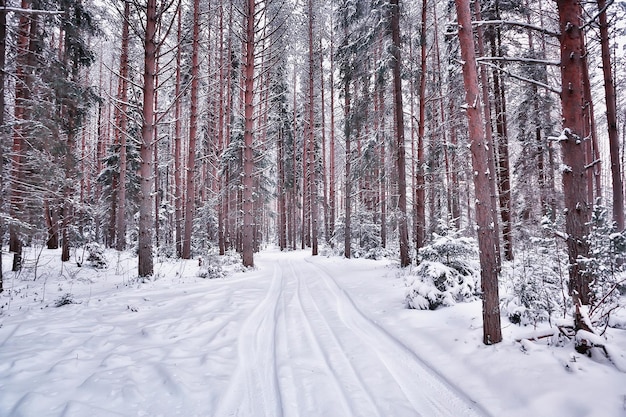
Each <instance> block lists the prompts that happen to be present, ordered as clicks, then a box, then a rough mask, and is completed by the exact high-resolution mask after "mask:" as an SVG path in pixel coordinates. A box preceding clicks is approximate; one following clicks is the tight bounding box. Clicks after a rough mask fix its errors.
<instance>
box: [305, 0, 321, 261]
mask: <svg viewBox="0 0 626 417" xmlns="http://www.w3.org/2000/svg"><path fill="white" fill-rule="evenodd" d="M314 75H315V63H314V60H313V0H309V85H308V87H309V117H308V119H309V130H308V132H309V172H310V176H311V179H310V184H309V188H310V203H309V205H310V208H311V255H313V256H315V255H317V253H318V247H317V231H318V224H317V220H318V219H317V217H318V212H319V210H318V208H317V183H316V175H315V171H316V161H315V117H314V108H313V106H314V104H315V100H314V99H315V97H314V96H313V94H314V92H313V83H314V82H315V80H314Z"/></svg>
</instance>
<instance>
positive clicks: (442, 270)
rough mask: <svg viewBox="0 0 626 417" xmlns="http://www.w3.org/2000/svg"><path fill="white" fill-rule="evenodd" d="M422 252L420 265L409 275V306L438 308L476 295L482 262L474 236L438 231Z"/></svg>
mask: <svg viewBox="0 0 626 417" xmlns="http://www.w3.org/2000/svg"><path fill="white" fill-rule="evenodd" d="M419 255H420V260H421V261H420V263H419V265H418V266H417V268H415V269H414V270H413V271H412V272H411V273H410V275H408V276H407V277H406V286H407V291H406V303H407V306H408V307H409V308H414V309H419V310H426V309H430V310H434V309H436V308H437V307H440V306H451V305H454V304H456V303H458V302H462V301H468V300H472V299H475V298H476V295H477V284H478V282H479V277H480V265H479V263H478V247H477V244H476V241H475V240H474V239H471V238H468V237H462V236H460V235H459V233H458V232H448V233H447V234H445V235H437V234H434V236H433V241H432V243H431V244H429V245H426V246H424V247H423V248H421V249H420V250H419Z"/></svg>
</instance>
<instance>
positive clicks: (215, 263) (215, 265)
mask: <svg viewBox="0 0 626 417" xmlns="http://www.w3.org/2000/svg"><path fill="white" fill-rule="evenodd" d="M200 259H202V261H200V260H198V264H199V266H200V269H198V272H197V274H196V275H197V276H198V277H200V278H206V279H216V278H224V277H225V276H226V272H225V271H224V269H223V268H222V262H221V261H220V259H219V257H218V256H215V255H208V256H207V257H206V258H200Z"/></svg>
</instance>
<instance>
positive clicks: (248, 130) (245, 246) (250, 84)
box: [241, 0, 256, 267]
mask: <svg viewBox="0 0 626 417" xmlns="http://www.w3.org/2000/svg"><path fill="white" fill-rule="evenodd" d="M255 11H256V1H255V0H247V7H246V11H245V21H246V26H245V50H244V52H245V54H246V55H245V61H244V74H245V76H244V89H243V90H244V101H243V104H244V118H245V120H244V134H243V137H244V148H243V184H242V185H243V195H242V197H243V230H242V233H243V236H242V242H241V243H242V259H243V265H244V266H246V267H250V266H254V246H253V234H254V213H253V211H254V195H253V186H254V180H253V177H252V175H253V170H254V154H253V146H254V134H253V131H252V130H253V129H254V59H255V35H256V33H255V32H256V28H255V24H254V23H255V22H254V21H255V16H256V14H255Z"/></svg>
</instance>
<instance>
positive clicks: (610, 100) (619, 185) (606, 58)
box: [598, 0, 624, 232]
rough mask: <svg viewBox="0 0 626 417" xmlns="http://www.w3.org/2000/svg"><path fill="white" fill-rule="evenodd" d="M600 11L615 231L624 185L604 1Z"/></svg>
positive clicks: (619, 224)
mask: <svg viewBox="0 0 626 417" xmlns="http://www.w3.org/2000/svg"><path fill="white" fill-rule="evenodd" d="M598 9H599V10H600V15H599V23H600V46H601V48H602V72H603V74H604V96H605V98H606V119H607V123H608V130H609V152H610V154H611V179H612V182H613V221H614V222H615V226H616V227H617V231H618V232H621V231H622V230H624V185H623V182H622V172H621V166H620V162H619V151H620V150H619V132H618V131H617V104H616V97H615V82H614V81H613V66H612V65H611V49H610V45H609V23H608V22H607V18H606V0H598Z"/></svg>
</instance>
